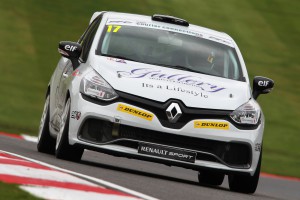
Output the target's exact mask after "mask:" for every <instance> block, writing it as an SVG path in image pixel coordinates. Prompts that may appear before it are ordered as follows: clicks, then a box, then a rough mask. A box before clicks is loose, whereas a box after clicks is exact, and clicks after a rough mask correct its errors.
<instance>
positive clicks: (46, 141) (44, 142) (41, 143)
mask: <svg viewBox="0 0 300 200" xmlns="http://www.w3.org/2000/svg"><path fill="white" fill-rule="evenodd" d="M49 105H50V95H49V94H48V95H47V98H46V101H45V105H44V110H43V114H42V117H41V122H40V127H39V135H38V143H37V150H38V151H39V152H42V153H48V154H54V152H55V139H54V138H52V137H51V136H50V132H49V118H50V116H49Z"/></svg>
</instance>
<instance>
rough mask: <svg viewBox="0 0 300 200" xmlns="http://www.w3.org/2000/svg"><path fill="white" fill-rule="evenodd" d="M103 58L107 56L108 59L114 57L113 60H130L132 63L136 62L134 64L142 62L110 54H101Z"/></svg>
mask: <svg viewBox="0 0 300 200" xmlns="http://www.w3.org/2000/svg"><path fill="white" fill-rule="evenodd" d="M101 56H107V57H112V58H119V59H124V60H130V61H134V62H140V61H137V60H134V59H131V58H127V57H124V56H116V55H110V54H101Z"/></svg>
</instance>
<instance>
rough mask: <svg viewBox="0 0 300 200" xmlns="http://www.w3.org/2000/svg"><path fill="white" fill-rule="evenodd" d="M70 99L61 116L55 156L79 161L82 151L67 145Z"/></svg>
mask: <svg viewBox="0 0 300 200" xmlns="http://www.w3.org/2000/svg"><path fill="white" fill-rule="evenodd" d="M70 105H71V99H70V98H69V99H68V100H67V102H66V105H65V109H64V111H63V114H62V126H61V129H60V131H59V133H58V135H57V138H56V145H55V156H56V158H59V159H64V160H70V161H74V162H78V161H80V159H81V157H82V154H83V151H84V149H82V148H79V147H75V146H73V145H70V144H69V137H68V136H69V121H70Z"/></svg>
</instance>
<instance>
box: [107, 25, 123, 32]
mask: <svg viewBox="0 0 300 200" xmlns="http://www.w3.org/2000/svg"><path fill="white" fill-rule="evenodd" d="M120 28H121V26H117V25H108V26H107V32H108V33H110V32H111V30H113V32H114V33H116V32H118V31H119V29H120Z"/></svg>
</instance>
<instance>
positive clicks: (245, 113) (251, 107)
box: [230, 99, 260, 125]
mask: <svg viewBox="0 0 300 200" xmlns="http://www.w3.org/2000/svg"><path fill="white" fill-rule="evenodd" d="M230 117H231V119H233V121H235V122H236V123H239V124H252V125H255V124H257V123H258V120H259V117H260V107H259V105H258V103H256V101H254V100H253V99H251V100H250V101H248V102H247V103H245V104H243V105H241V106H240V107H238V108H237V109H236V110H235V111H233V112H232V113H231V114H230Z"/></svg>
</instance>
